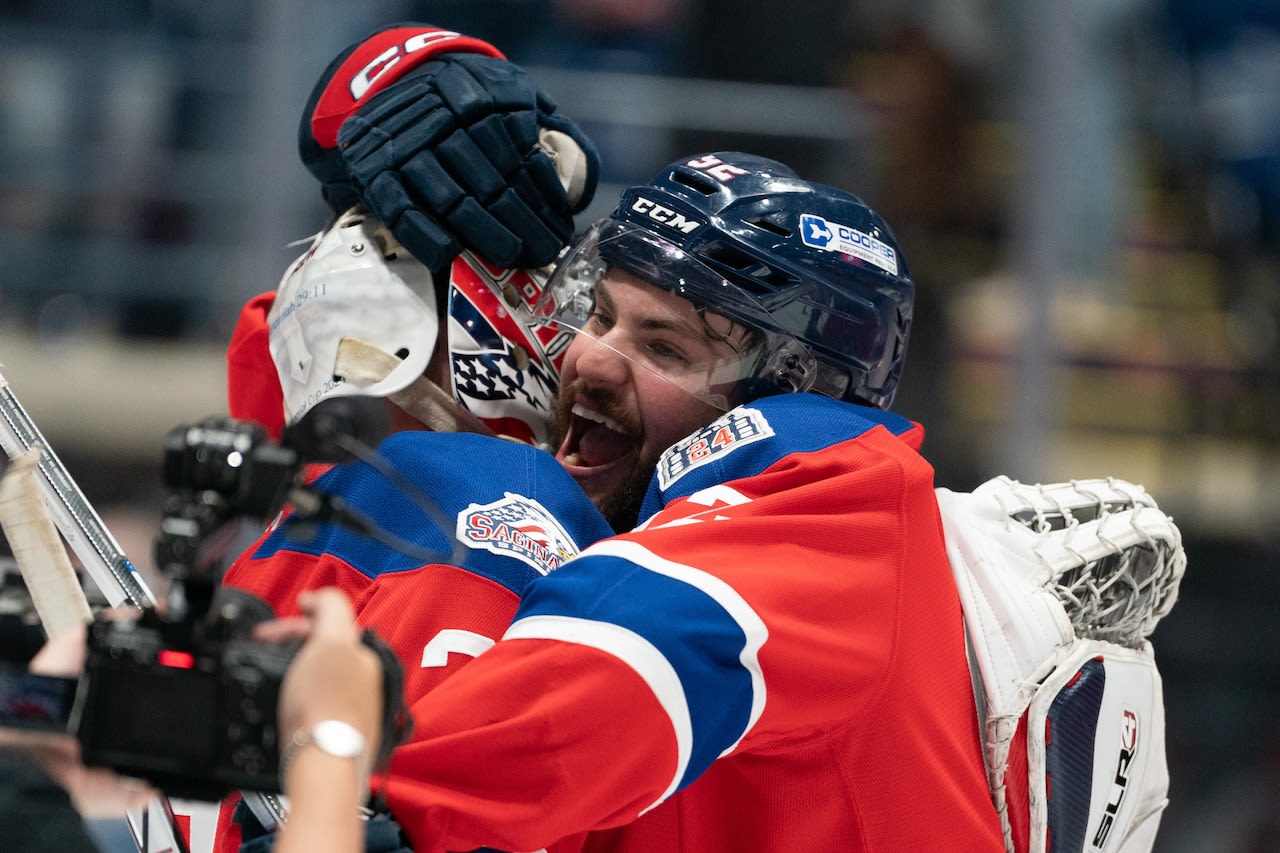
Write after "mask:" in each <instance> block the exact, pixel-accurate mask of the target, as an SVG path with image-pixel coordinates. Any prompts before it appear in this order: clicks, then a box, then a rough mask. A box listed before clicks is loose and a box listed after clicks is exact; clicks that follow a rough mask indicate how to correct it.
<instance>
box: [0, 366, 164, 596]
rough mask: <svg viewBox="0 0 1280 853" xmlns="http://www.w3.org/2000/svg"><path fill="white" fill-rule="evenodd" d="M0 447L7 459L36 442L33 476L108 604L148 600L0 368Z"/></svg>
mask: <svg viewBox="0 0 1280 853" xmlns="http://www.w3.org/2000/svg"><path fill="white" fill-rule="evenodd" d="M0 447H3V448H4V452H5V454H6V455H7V456H8V457H9V458H10V459H11V460H16V459H17V458H18V457H19V456H21V455H22V454H23V453H25V452H27V451H30V450H31V449H32V448H35V447H39V448H40V462H39V465H38V466H37V467H38V473H39V476H38V477H37V478H36V479H37V481H38V483H39V486H40V491H41V493H42V494H43V495H44V500H45V503H46V505H48V507H49V512H50V514H51V515H52V516H53V521H54V524H55V525H57V528H58V532H60V533H61V534H62V536H63V538H64V539H66V541H67V544H68V545H69V546H70V547H71V550H72V551H73V552H74V553H75V555H76V556H77V557H79V558H80V562H81V563H83V564H84V567H85V571H87V572H88V573H89V576H90V577H91V578H92V579H93V582H94V583H95V584H96V585H97V587H98V589H99V590H101V591H102V594H103V595H104V596H105V597H106V599H107V602H108V603H109V604H110V605H111V606H112V607H116V606H119V605H121V604H123V603H124V602H125V601H128V602H129V603H130V604H133V605H135V606H137V607H151V606H154V605H155V596H154V595H153V594H152V592H151V590H150V589H149V588H148V587H147V584H146V582H145V581H144V580H143V579H142V576H141V575H140V574H139V573H138V570H137V569H136V568H134V565H133V563H132V562H131V561H130V560H129V558H128V557H126V556H125V554H124V552H123V551H122V550H121V549H120V546H119V544H117V543H116V540H115V538H114V537H113V536H112V535H111V532H110V531H108V530H107V528H106V525H104V524H103V523H102V519H101V518H99V517H98V514H97V512H95V511H94V509H93V507H92V506H91V505H90V503H89V501H88V499H86V498H85V496H84V493H83V492H81V491H80V487H79V486H77V485H76V482H75V480H73V479H72V478H71V475H70V474H69V473H68V472H67V469H66V467H65V466H63V464H62V460H60V459H59V458H58V455H57V454H56V453H54V452H53V448H51V447H50V446H49V443H48V442H47V441H45V439H44V436H43V435H41V434H40V430H39V429H38V428H37V427H36V425H35V423H34V422H33V421H32V420H31V417H30V415H28V414H27V410H26V409H25V408H23V406H22V403H21V402H19V401H18V397H17V395H16V394H14V392H13V388H12V387H10V385H9V382H8V380H6V379H5V377H4V374H3V373H0Z"/></svg>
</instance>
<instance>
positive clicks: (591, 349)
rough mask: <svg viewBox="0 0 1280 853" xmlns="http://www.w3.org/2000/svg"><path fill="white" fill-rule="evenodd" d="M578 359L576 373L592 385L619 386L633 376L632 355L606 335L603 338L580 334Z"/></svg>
mask: <svg viewBox="0 0 1280 853" xmlns="http://www.w3.org/2000/svg"><path fill="white" fill-rule="evenodd" d="M576 343H577V346H578V360H577V364H576V373H577V375H578V376H580V377H581V378H582V379H584V380H586V382H587V383H588V384H590V385H593V386H596V387H600V386H605V387H617V386H620V385H622V384H624V383H625V382H627V380H628V379H629V378H630V376H631V357H630V356H628V355H626V354H625V353H623V352H622V351H621V350H620V349H618V348H617V347H616V346H615V342H613V341H610V340H609V336H608V335H606V336H605V337H603V338H597V337H593V336H592V335H588V334H580V335H578V340H577V341H576Z"/></svg>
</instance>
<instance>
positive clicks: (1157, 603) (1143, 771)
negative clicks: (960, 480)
mask: <svg viewBox="0 0 1280 853" xmlns="http://www.w3.org/2000/svg"><path fill="white" fill-rule="evenodd" d="M938 503H939V507H940V509H941V513H942V523H943V529H944V532H945V535H946V540H947V555H948V558H949V560H950V563H951V568H952V572H953V574H954V576H955V580H956V587H957V590H958V592H959V596H960V601H961V606H962V609H963V612H964V620H965V631H966V635H967V637H968V641H969V645H970V656H971V661H970V665H971V669H972V670H973V679H974V693H975V697H976V699H977V704H978V712H979V717H980V723H981V731H982V736H983V745H984V750H985V759H986V764H987V777H988V784H989V786H990V788H991V794H992V800H993V802H994V803H995V805H996V808H997V810H998V811H999V813H1000V817H1001V821H1002V824H1003V827H1004V833H1005V847H1006V849H1007V850H1008V851H1010V853H1012V851H1014V850H1015V849H1022V845H1021V844H1019V845H1018V846H1017V848H1015V845H1014V840H1013V838H1012V830H1011V825H1010V815H1009V802H1008V796H1007V793H1008V788H1007V786H1008V784H1018V785H1021V784H1023V783H1024V782H1026V783H1029V790H1028V794H1029V797H1030V802H1029V812H1030V815H1029V819H1030V844H1031V846H1030V848H1029V849H1030V850H1032V851H1043V850H1044V849H1045V843H1046V832H1047V831H1058V827H1057V826H1056V825H1055V824H1056V823H1062V824H1064V826H1063V827H1062V829H1063V830H1065V829H1066V828H1067V826H1071V827H1079V826H1082V825H1084V826H1088V827H1090V832H1092V833H1093V835H1090V838H1089V839H1086V843H1087V842H1089V841H1091V840H1092V838H1093V837H1094V835H1096V834H1097V833H1098V832H1099V831H1100V829H1099V827H1100V823H1101V821H1102V817H1100V816H1099V814H1095V813H1094V804H1095V800H1097V801H1099V802H1101V803H1102V805H1101V807H1102V808H1104V809H1105V806H1106V802H1105V800H1106V798H1107V797H1108V796H1109V794H1110V783H1109V781H1108V780H1109V779H1110V776H1111V774H1113V773H1114V772H1115V771H1116V758H1115V756H1116V755H1117V754H1118V753H1117V752H1116V751H1115V750H1116V749H1118V747H1117V746H1116V744H1117V743H1119V742H1120V740H1119V739H1120V738H1121V737H1122V734H1123V729H1124V725H1125V721H1126V720H1127V719H1129V718H1126V717H1124V716H1123V714H1121V715H1120V716H1116V715H1115V714H1114V713H1112V711H1114V709H1113V708H1111V707H1110V706H1107V709H1106V710H1107V715H1106V716H1098V717H1096V719H1095V720H1094V723H1095V725H1094V729H1093V730H1092V731H1091V732H1090V730H1088V729H1087V728H1080V727H1077V728H1070V727H1069V728H1068V729H1067V730H1065V732H1064V733H1063V737H1064V738H1069V739H1070V740H1071V744H1072V745H1071V746H1070V749H1071V750H1074V751H1075V752H1076V753H1077V754H1078V753H1079V752H1080V749H1081V748H1082V741H1081V738H1083V737H1084V735H1085V734H1088V735H1089V742H1090V743H1092V744H1093V748H1094V750H1095V754H1094V756H1093V757H1094V761H1093V762H1092V763H1091V764H1089V765H1088V766H1089V768H1090V772H1091V774H1094V775H1090V776H1089V778H1088V783H1087V784H1086V783H1085V782H1083V781H1081V782H1078V783H1077V785H1076V787H1077V788H1078V789H1079V791H1078V792H1077V793H1076V794H1074V795H1073V796H1072V797H1067V795H1066V792H1065V790H1063V789H1061V788H1060V789H1059V792H1060V793H1062V795H1063V796H1062V797H1061V798H1059V799H1057V800H1056V802H1054V798H1047V799H1046V797H1045V791H1046V790H1047V789H1048V787H1047V786H1048V784H1049V783H1048V782H1046V777H1045V773H1046V772H1047V769H1048V768H1047V766H1046V762H1049V763H1051V762H1052V761H1053V760H1054V756H1055V755H1056V754H1059V753H1058V750H1067V749H1068V746H1067V745H1066V744H1064V742H1063V741H1061V740H1060V741H1059V742H1058V745H1057V746H1056V747H1054V746H1053V745H1052V742H1049V751H1046V741H1045V732H1044V727H1045V722H1046V719H1047V718H1048V717H1049V714H1050V709H1051V708H1052V703H1053V701H1054V700H1055V699H1058V698H1059V697H1062V698H1061V699H1060V704H1059V706H1058V709H1057V711H1056V712H1061V713H1066V714H1068V717H1069V718H1070V719H1072V720H1077V719H1078V715H1079V714H1080V713H1082V711H1081V708H1080V706H1079V705H1077V704H1075V703H1077V702H1079V701H1081V700H1078V699H1075V698H1074V696H1075V694H1074V693H1072V689H1071V688H1070V687H1066V686H1065V685H1066V684H1067V681H1068V680H1070V679H1072V678H1079V679H1082V680H1083V681H1085V682H1086V683H1088V684H1089V685H1090V686H1091V689H1092V688H1096V686H1097V684H1098V682H1099V679H1103V678H1104V676H1106V677H1105V679H1104V680H1105V682H1106V684H1107V691H1109V692H1108V693H1107V701H1108V702H1119V703H1121V704H1122V705H1123V706H1124V707H1125V708H1127V709H1128V710H1129V711H1130V712H1131V713H1132V714H1133V715H1134V719H1135V721H1136V722H1138V723H1139V724H1140V728H1139V731H1141V732H1145V733H1146V736H1145V737H1144V738H1143V740H1142V742H1141V748H1142V749H1144V752H1143V755H1142V759H1141V761H1138V760H1136V758H1133V757H1131V758H1133V760H1131V761H1130V762H1129V764H1130V766H1132V767H1133V768H1134V770H1133V773H1134V775H1133V776H1132V777H1131V780H1132V781H1131V785H1132V787H1131V788H1130V787H1127V791H1128V792H1129V793H1126V795H1125V798H1126V799H1127V800H1128V805H1127V806H1126V808H1124V809H1120V810H1119V811H1117V812H1116V813H1115V814H1112V815H1110V816H1109V825H1108V829H1107V830H1106V831H1105V832H1103V833H1102V835H1101V836H1099V841H1100V845H1101V846H1097V847H1080V848H1076V849H1089V850H1097V851H1108V852H1109V851H1119V850H1123V851H1125V853H1136V851H1145V850H1149V849H1150V846H1151V842H1152V841H1153V840H1154V836H1155V829H1156V826H1157V825H1158V823H1159V813H1160V810H1161V809H1162V808H1163V803H1164V797H1165V793H1166V792H1167V789H1168V773H1167V769H1166V767H1165V759H1164V722H1163V713H1164V711H1163V701H1162V699H1161V694H1160V680H1159V673H1158V672H1157V670H1156V667H1155V660H1154V656H1153V654H1152V652H1151V648H1150V645H1149V643H1147V637H1149V636H1150V634H1151V632H1152V630H1154V628H1155V626H1156V624H1157V623H1158V622H1159V620H1160V619H1161V618H1163V616H1164V615H1165V614H1167V613H1168V612H1169V610H1170V609H1171V608H1172V607H1173V604H1174V602H1175V601H1176V600H1177V591H1178V584H1179V583H1180V581H1181V579H1182V575H1183V572H1184V571H1185V569H1186V556H1185V554H1184V552H1183V550H1182V541H1181V535H1180V533H1179V531H1178V528H1177V526H1176V525H1174V524H1173V521H1172V519H1170V518H1169V517H1168V516H1167V515H1165V514H1164V513H1163V512H1161V511H1160V509H1159V508H1158V507H1157V506H1156V503H1155V501H1154V500H1153V499H1152V498H1151V496H1150V495H1149V494H1147V492H1146V491H1145V490H1143V489H1142V487H1141V486H1137V485H1134V484H1132V483H1128V482H1125V481H1123V480H1116V479H1105V480H1081V481H1073V482H1069V483H1057V484H1052V485H1047V486H1039V485H1037V486H1028V485H1024V484H1022V483H1018V482H1016V481H1014V480H1010V479H1008V478H1006V477H999V478H996V479H994V480H990V481H988V482H986V483H984V484H982V485H981V486H979V487H978V488H977V489H975V490H974V491H973V492H971V493H960V492H952V491H950V490H947V489H938ZM1094 657H1099V659H1100V663H1097V664H1096V665H1095V664H1089V665H1088V666H1085V665H1084V663H1085V662H1086V661H1092V660H1093V658H1094ZM1082 667H1083V672H1084V674H1082V675H1079V676H1078V675H1077V673H1081V672H1082ZM1099 670H1100V671H1099ZM1131 693H1132V695H1131ZM1142 697H1145V698H1142ZM1126 703H1127V704H1126ZM1100 707H1101V706H1100ZM1068 712H1069V713H1068ZM1099 713H1101V711H1099ZM1024 716H1026V717H1027V720H1026V731H1027V732H1028V754H1027V763H1028V770H1029V776H1030V778H1029V779H1028V780H1021V779H1015V780H1011V779H1007V778H1006V770H1007V768H1008V766H1009V757H1010V755H1009V752H1010V749H1011V747H1012V744H1013V742H1014V737H1015V735H1016V733H1017V730H1018V727H1019V724H1020V722H1022V721H1023V717H1024ZM1139 718H1140V719H1139ZM1050 725H1052V722H1051V721H1050ZM1097 750H1104V752H1097ZM1086 752H1087V750H1086ZM1077 757H1078V758H1079V759H1080V760H1083V756H1082V755H1077ZM1108 762H1109V763H1110V768H1106V767H1105V765H1106V764H1107V763H1108ZM1095 771H1096V772H1095ZM1098 774H1100V775H1098ZM1095 777H1096V778H1095ZM1037 791H1039V795H1038V797H1039V798H1038V799H1037V793H1036V792H1037ZM1086 795H1087V796H1086ZM1064 803H1066V804H1068V805H1067V806H1063V805H1062V804H1064ZM1086 803H1088V806H1087V807H1086V805H1085V804H1086ZM1153 804H1154V805H1153ZM1050 805H1052V806H1053V808H1050V807H1049V806H1050ZM1122 805H1123V804H1122ZM1060 807H1061V808H1060ZM1077 834H1079V833H1077ZM1056 837H1058V838H1060V839H1061V836H1060V835H1059V836H1056ZM1144 839H1145V846H1143V844H1144ZM1019 840H1020V841H1021V840H1022V839H1019ZM1121 845H1123V846H1121Z"/></svg>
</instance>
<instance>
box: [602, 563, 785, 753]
mask: <svg viewBox="0 0 1280 853" xmlns="http://www.w3.org/2000/svg"><path fill="white" fill-rule="evenodd" d="M586 553H588V554H593V555H601V556H603V555H606V554H607V555H611V556H615V557H619V558H621V559H624V560H627V561H629V562H631V563H634V564H636V565H638V566H643V567H644V568H645V569H648V570H649V571H651V572H655V573H657V574H660V575H663V576H665V577H669V578H672V579H674V580H678V581H681V582H682V583H687V584H689V585H690V586H693V587H695V588H697V589H698V590H700V591H701V592H703V593H704V594H705V595H708V596H710V597H711V598H712V599H714V600H715V601H716V603H718V604H719V605H720V606H721V607H723V608H724V610H725V612H726V613H728V614H729V616H730V617H732V619H733V620H734V621H735V622H736V623H737V624H738V627H739V628H740V629H741V630H742V633H743V635H744V637H745V642H744V643H743V646H742V651H741V653H740V654H739V656H738V660H739V662H740V663H741V664H742V668H743V669H744V670H746V672H747V673H748V674H749V675H750V677H751V710H750V713H749V715H748V718H747V724H746V726H744V727H743V729H742V732H741V734H739V736H738V737H737V738H735V739H734V741H733V743H732V744H730V745H729V746H728V747H726V748H725V750H724V752H722V753H721V755H726V754H728V753H730V752H732V751H733V750H734V748H735V747H736V746H737V745H738V743H739V742H740V741H741V740H742V738H743V737H745V736H746V734H747V732H749V731H751V728H752V727H753V726H754V725H755V724H756V721H757V720H759V719H760V715H761V714H762V713H763V712H764V703H765V695H766V691H765V682H764V673H763V672H762V671H761V669H760V659H759V654H760V648H761V646H763V645H764V643H765V641H766V640H768V639H769V629H768V627H766V626H765V623H764V620H763V619H761V618H760V616H759V614H757V613H756V612H755V610H754V609H753V608H752V607H751V605H749V604H748V603H747V602H746V600H745V599H743V597H742V596H741V595H739V594H738V592H737V590H735V589H734V588H733V587H732V586H730V585H729V584H727V583H725V582H724V581H723V580H721V579H720V578H718V577H716V576H715V575H712V574H710V573H708V572H705V571H703V570H701V569H697V568H694V567H693V566H688V565H685V564H683V563H677V562H675V561H674V560H668V559H665V558H663V557H660V556H658V555H657V554H655V553H653V552H652V551H650V550H649V549H647V548H645V547H644V546H642V545H640V544H639V543H637V542H631V541H627V540H623V539H610V540H605V541H603V542H600V543H598V544H597V545H595V546H593V547H591V548H589V549H588V550H587V552H586Z"/></svg>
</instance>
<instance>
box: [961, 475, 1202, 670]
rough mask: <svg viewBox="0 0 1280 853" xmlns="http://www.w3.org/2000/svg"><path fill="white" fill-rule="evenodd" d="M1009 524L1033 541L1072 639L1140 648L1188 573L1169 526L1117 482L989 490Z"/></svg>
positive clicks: (1144, 497) (996, 485)
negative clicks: (1018, 526) (1073, 634)
mask: <svg viewBox="0 0 1280 853" xmlns="http://www.w3.org/2000/svg"><path fill="white" fill-rule="evenodd" d="M986 485H987V486H991V487H993V489H992V494H993V496H995V497H996V499H997V500H998V501H999V502H1000V504H1001V506H1003V507H1004V509H1005V512H1006V514H1007V516H1008V517H1009V518H1010V519H1011V520H1012V521H1014V522H1016V523H1019V524H1021V525H1023V526H1024V527H1026V528H1027V529H1028V530H1030V531H1032V532H1033V533H1035V534H1037V536H1038V541H1037V543H1036V545H1035V548H1034V550H1035V553H1036V555H1037V556H1038V557H1039V558H1040V559H1041V560H1042V561H1043V562H1044V564H1045V565H1046V566H1047V567H1048V568H1049V570H1050V573H1051V579H1050V582H1049V583H1048V584H1047V588H1049V589H1050V590H1051V591H1052V592H1053V593H1054V594H1055V595H1056V596H1057V597H1058V599H1059V600H1060V601H1061V602H1062V605H1063V607H1064V608H1065V610H1066V612H1067V615H1068V617H1069V618H1070V620H1071V624H1072V627H1073V628H1074V629H1075V631H1076V634H1077V636H1080V637H1088V638H1093V639H1098V640H1106V641H1108V642H1113V643H1117V644H1120V645H1124V646H1128V647H1130V648H1138V647H1139V646H1140V645H1141V644H1142V642H1143V641H1144V640H1145V639H1146V638H1147V637H1149V636H1150V635H1151V633H1152V631H1153V630H1154V629H1155V626H1156V623H1158V622H1159V621H1160V619H1162V618H1163V617H1164V616H1165V615H1166V614H1167V613H1168V612H1169V610H1170V609H1171V608H1172V607H1173V604H1174V602H1175V601H1176V600H1177V597H1178V585H1179V583H1180V582H1181V580H1182V575H1183V573H1184V571H1185V570H1186V562H1187V561H1186V554H1185V553H1184V552H1183V550H1182V539H1181V535H1180V533H1179V532H1178V528H1177V527H1176V526H1175V525H1174V524H1173V522H1172V520H1171V519H1170V518H1169V517H1168V516H1167V515H1165V514H1164V513H1163V512H1161V511H1160V509H1159V508H1158V507H1157V506H1156V502H1155V500H1154V499H1153V498H1152V497H1151V496H1150V495H1149V494H1147V492H1146V491H1145V490H1144V489H1143V488H1142V487H1141V486H1136V485H1134V484H1132V483H1128V482H1125V481H1123V480H1116V479H1114V478H1108V479H1099V480H1073V481H1071V482H1066V483H1054V484H1051V485H1025V484H1023V483H1019V482H1016V481H1014V480H1009V479H1007V478H1000V479H999V480H998V481H992V482H991V483H988V484H986Z"/></svg>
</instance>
